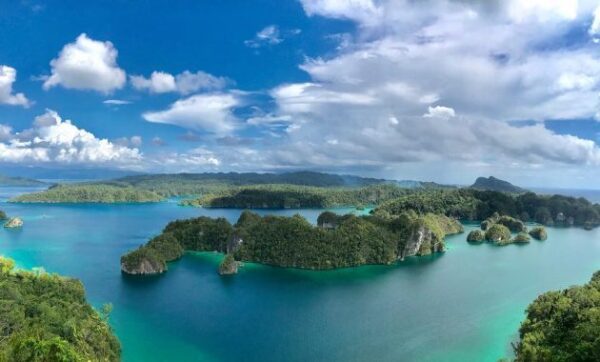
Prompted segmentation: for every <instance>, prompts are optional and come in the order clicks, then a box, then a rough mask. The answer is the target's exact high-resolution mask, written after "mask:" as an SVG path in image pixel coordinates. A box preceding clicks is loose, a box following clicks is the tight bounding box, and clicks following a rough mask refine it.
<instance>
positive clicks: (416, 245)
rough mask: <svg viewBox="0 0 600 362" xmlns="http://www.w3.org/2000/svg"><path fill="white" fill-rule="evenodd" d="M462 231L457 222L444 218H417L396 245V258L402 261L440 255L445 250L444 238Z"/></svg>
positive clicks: (432, 216) (430, 215)
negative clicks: (414, 257)
mask: <svg viewBox="0 0 600 362" xmlns="http://www.w3.org/2000/svg"><path fill="white" fill-rule="evenodd" d="M462 231H463V227H462V225H461V224H460V223H459V222H458V221H456V220H454V219H451V218H449V217H446V216H440V215H433V214H428V215H425V216H422V217H419V219H417V220H415V221H414V222H413V225H412V226H411V227H410V228H409V230H408V232H407V233H405V239H404V240H401V242H400V243H399V244H398V245H399V250H398V258H399V259H401V260H403V259H404V258H405V257H407V256H415V255H416V256H423V255H429V254H432V253H441V252H443V251H445V250H446V244H445V242H444V237H445V236H446V235H449V234H456V233H460V232H462Z"/></svg>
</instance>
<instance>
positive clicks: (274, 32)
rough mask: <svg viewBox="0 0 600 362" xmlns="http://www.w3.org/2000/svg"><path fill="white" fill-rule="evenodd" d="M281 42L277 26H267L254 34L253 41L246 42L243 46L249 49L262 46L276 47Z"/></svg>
mask: <svg viewBox="0 0 600 362" xmlns="http://www.w3.org/2000/svg"><path fill="white" fill-rule="evenodd" d="M282 41H283V39H282V38H281V35H280V33H279V27H278V26H277V25H269V26H267V27H265V28H264V29H262V30H261V31H259V32H258V33H256V35H255V36H254V38H253V39H250V40H246V41H245V42H244V44H245V45H246V46H248V47H250V48H260V47H261V46H263V45H276V44H279V43H281V42H282Z"/></svg>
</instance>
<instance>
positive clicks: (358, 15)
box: [301, 0, 383, 23]
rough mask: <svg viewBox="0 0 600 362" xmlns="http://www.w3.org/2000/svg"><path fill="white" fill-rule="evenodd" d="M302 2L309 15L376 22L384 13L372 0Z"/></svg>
mask: <svg viewBox="0 0 600 362" xmlns="http://www.w3.org/2000/svg"><path fill="white" fill-rule="evenodd" d="M301 3H302V6H303V8H304V11H305V12H306V14H307V15H308V16H314V15H320V16H325V17H329V18H334V19H350V20H356V21H359V22H361V23H374V22H377V21H378V20H379V18H380V17H381V16H382V15H383V14H382V10H381V9H380V8H378V7H377V6H376V5H375V4H374V2H373V1H372V0H301Z"/></svg>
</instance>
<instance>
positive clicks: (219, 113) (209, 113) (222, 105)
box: [142, 93, 241, 134]
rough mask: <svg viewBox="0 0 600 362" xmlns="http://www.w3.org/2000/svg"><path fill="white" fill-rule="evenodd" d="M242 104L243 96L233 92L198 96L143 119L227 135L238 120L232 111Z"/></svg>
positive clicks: (178, 102) (151, 113)
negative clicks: (241, 97)
mask: <svg viewBox="0 0 600 362" xmlns="http://www.w3.org/2000/svg"><path fill="white" fill-rule="evenodd" d="M240 104H241V99H240V97H239V96H238V95H236V94H234V93H207V94H198V95H194V96H191V97H188V98H184V99H180V100H178V101H176V102H175V103H173V104H171V106H170V107H169V108H168V109H166V110H163V111H156V112H146V113H144V114H143V115H142V116H143V117H144V119H145V120H146V121H148V122H153V123H163V124H172V125H176V126H180V127H183V128H187V129H191V130H202V131H205V132H210V133H218V134H224V133H228V132H231V131H232V130H233V129H234V128H235V125H236V122H237V117H236V116H235V115H234V114H233V110H234V108H235V107H237V106H239V105H240Z"/></svg>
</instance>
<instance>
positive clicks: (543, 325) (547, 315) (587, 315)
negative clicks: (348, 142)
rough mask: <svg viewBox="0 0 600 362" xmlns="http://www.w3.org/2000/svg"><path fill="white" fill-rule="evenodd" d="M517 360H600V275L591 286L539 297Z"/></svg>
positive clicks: (530, 309)
mask: <svg viewBox="0 0 600 362" xmlns="http://www.w3.org/2000/svg"><path fill="white" fill-rule="evenodd" d="M519 335H520V342H519V343H518V344H517V345H516V348H515V352H516V361H518V362H521V361H523V362H526V361H544V362H545V361H548V362H554V361H556V362H559V361H560V362H562V361H565V362H566V361H600V272H596V273H595V274H594V276H593V277H592V279H591V280H590V282H589V283H587V284H585V285H583V286H574V287H571V288H568V289H565V290H562V291H552V292H548V293H545V294H542V295H540V296H539V297H538V298H537V299H536V300H535V301H534V302H533V303H532V304H531V305H529V307H528V308H527V317H526V319H525V321H524V322H523V323H522V324H521V328H520V329H519Z"/></svg>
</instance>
